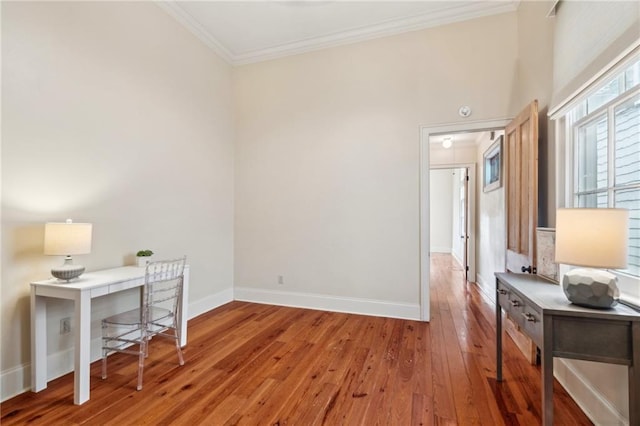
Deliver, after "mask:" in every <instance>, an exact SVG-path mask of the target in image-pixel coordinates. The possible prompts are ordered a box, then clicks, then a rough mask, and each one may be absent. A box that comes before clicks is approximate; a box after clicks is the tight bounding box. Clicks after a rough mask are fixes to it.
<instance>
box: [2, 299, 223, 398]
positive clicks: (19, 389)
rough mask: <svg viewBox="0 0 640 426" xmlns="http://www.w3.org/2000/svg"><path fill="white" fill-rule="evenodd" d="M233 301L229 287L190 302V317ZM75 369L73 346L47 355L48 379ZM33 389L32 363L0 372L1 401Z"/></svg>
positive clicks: (94, 343)
mask: <svg viewBox="0 0 640 426" xmlns="http://www.w3.org/2000/svg"><path fill="white" fill-rule="evenodd" d="M231 301H233V289H232V288H228V289H225V290H223V291H220V292H218V293H216V294H212V295H210V296H207V297H205V298H204V299H200V300H198V301H196V302H193V303H189V319H191V318H194V317H197V316H198V315H201V314H203V313H205V312H208V311H210V310H212V309H215V308H217V307H218V306H222V305H224V304H226V303H229V302H231ZM101 347H102V342H101V339H100V338H99V337H98V338H95V339H92V340H91V362H94V361H97V360H99V359H100V357H101V356H102V354H101V349H100V348H101ZM72 371H73V348H67V349H64V350H62V351H59V352H56V353H53V354H50V355H48V356H47V381H49V380H53V379H56V378H58V377H61V376H64V375H65V374H68V373H70V372H72ZM29 390H31V363H25V364H21V365H19V366H16V367H12V368H9V369H7V370H4V371H2V372H1V373H0V401H6V400H7V399H9V398H13V397H14V396H16V395H19V394H21V393H24V392H27V391H29Z"/></svg>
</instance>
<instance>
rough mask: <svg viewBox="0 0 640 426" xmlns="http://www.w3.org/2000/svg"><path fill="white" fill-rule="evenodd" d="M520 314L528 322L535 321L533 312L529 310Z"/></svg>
mask: <svg viewBox="0 0 640 426" xmlns="http://www.w3.org/2000/svg"><path fill="white" fill-rule="evenodd" d="M522 316H523V317H525V319H526V320H527V321H529V322H536V317H534V316H533V314H530V313H529V312H526V313H524V314H522Z"/></svg>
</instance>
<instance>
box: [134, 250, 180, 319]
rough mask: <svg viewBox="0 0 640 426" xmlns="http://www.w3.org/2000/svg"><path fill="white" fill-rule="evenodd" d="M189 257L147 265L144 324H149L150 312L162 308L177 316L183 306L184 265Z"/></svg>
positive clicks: (144, 292) (144, 291)
mask: <svg viewBox="0 0 640 426" xmlns="http://www.w3.org/2000/svg"><path fill="white" fill-rule="evenodd" d="M186 260H187V257H186V256H184V257H182V258H179V259H172V260H159V261H156V262H149V263H147V267H146V270H145V278H144V279H145V283H144V290H143V299H142V300H143V303H144V305H143V306H144V308H145V309H143V312H142V315H143V318H142V320H143V322H147V321H148V320H149V319H150V318H149V315H150V314H149V313H150V310H151V309H153V308H162V309H165V310H168V311H171V312H172V313H173V315H177V313H178V309H179V307H180V306H181V299H182V286H183V282H184V265H185V263H186Z"/></svg>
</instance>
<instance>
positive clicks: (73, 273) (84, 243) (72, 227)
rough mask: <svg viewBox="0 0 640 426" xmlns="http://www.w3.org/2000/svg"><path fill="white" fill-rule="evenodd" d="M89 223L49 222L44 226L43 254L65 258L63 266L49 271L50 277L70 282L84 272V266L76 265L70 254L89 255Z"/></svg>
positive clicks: (68, 220)
mask: <svg viewBox="0 0 640 426" xmlns="http://www.w3.org/2000/svg"><path fill="white" fill-rule="evenodd" d="M91 227H92V225H91V224H90V223H73V222H72V221H71V219H67V221H66V222H65V223H56V222H49V223H47V224H45V226H44V254H46V255H53V256H66V257H65V259H64V264H63V265H61V266H58V267H56V268H52V269H51V275H53V276H54V277H56V278H59V279H61V280H66V281H69V280H72V279H74V278H77V277H79V276H80V275H82V273H83V272H84V266H82V265H76V264H74V263H73V259H72V258H71V255H72V254H88V253H91Z"/></svg>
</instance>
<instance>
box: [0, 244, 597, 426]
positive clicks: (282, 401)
mask: <svg viewBox="0 0 640 426" xmlns="http://www.w3.org/2000/svg"><path fill="white" fill-rule="evenodd" d="M431 270H432V278H431V280H432V288H431V315H432V318H431V322H430V323H421V322H416V321H408V320H402V319H393V318H381V317H369V316H363V315H351V314H345V313H335V312H323V311H315V310H309V309H297V308H289V307H281V306H270V305H262V304H254V303H247V302H239V301H235V302H231V303H228V304H226V305H224V306H221V307H220V308H218V309H215V310H213V311H210V312H207V313H206V314H204V315H201V316H199V317H197V318H194V319H193V320H190V321H189V344H188V345H187V347H186V348H185V350H184V354H185V361H186V363H185V365H184V366H182V367H180V366H178V365H177V359H176V353H175V348H174V347H173V346H172V345H171V343H170V342H165V341H163V340H156V339H154V340H152V342H151V344H150V354H149V358H148V359H147V362H146V364H145V373H144V387H143V389H142V390H141V391H139V392H137V391H136V390H135V384H136V374H137V365H136V361H137V360H136V359H135V357H130V356H127V355H123V354H116V355H113V356H111V357H109V376H108V378H107V379H106V380H102V379H101V378H100V363H99V362H97V363H94V364H92V366H91V399H90V400H89V401H88V402H87V403H85V404H83V405H81V406H75V405H73V375H72V374H68V375H65V376H63V377H61V378H59V379H56V380H53V381H51V382H50V383H49V384H48V388H47V389H46V390H44V391H42V392H39V393H37V394H35V393H30V392H28V393H24V394H22V395H19V396H17V397H15V398H12V399H10V400H8V401H5V402H3V403H2V404H1V405H0V423H2V425H3V426H5V425H7V426H11V425H25V424H29V425H51V424H55V425H57V424H63V425H81V424H87V425H154V426H155V425H178V424H179V425H182V424H185V425H273V424H279V425H281V426H283V425H305V426H306V425H322V424H324V425H349V426H351V425H366V426H370V425H402V426H404V425H429V426H430V425H468V424H482V425H491V426H493V425H506V426H510V425H527V426H528V425H536V424H539V422H540V418H541V413H540V410H541V403H540V368H539V367H535V366H531V365H529V364H528V362H527V361H526V360H525V359H524V357H523V356H522V355H521V354H520V352H519V351H518V349H517V347H516V346H515V344H514V343H513V341H511V339H510V338H508V337H505V338H504V339H503V346H504V368H503V373H504V377H505V380H504V381H503V382H500V383H498V382H496V381H495V363H496V359H495V356H496V354H495V342H496V335H495V312H494V309H495V305H494V304H493V301H492V299H491V297H490V295H487V294H485V293H483V291H481V289H480V288H479V287H478V286H476V285H474V284H471V283H468V282H466V281H465V280H464V279H463V277H462V269H461V268H460V267H459V265H457V264H456V263H455V261H454V260H453V259H452V257H451V256H450V255H437V254H436V255H432V267H431ZM554 407H555V413H556V424H559V425H589V424H591V423H590V422H589V420H588V419H587V418H586V416H585V415H584V413H582V411H581V410H580V409H579V407H578V406H577V405H576V404H575V403H574V402H573V400H571V398H570V397H569V396H568V395H567V393H566V392H565V391H564V390H563V389H562V387H561V386H560V385H559V384H558V383H557V382H556V383H554Z"/></svg>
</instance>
